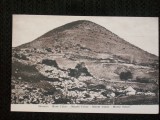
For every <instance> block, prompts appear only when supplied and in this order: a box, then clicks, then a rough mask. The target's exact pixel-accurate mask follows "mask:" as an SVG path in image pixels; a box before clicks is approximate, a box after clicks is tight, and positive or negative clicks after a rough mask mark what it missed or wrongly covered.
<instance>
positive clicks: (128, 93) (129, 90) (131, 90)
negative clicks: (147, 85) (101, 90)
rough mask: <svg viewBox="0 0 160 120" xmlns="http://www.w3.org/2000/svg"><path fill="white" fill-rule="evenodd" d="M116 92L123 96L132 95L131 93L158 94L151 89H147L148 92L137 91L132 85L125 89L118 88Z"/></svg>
mask: <svg viewBox="0 0 160 120" xmlns="http://www.w3.org/2000/svg"><path fill="white" fill-rule="evenodd" d="M116 92H117V93H118V95H119V96H121V95H127V96H131V95H146V96H156V94H155V93H154V92H151V91H147V92H139V91H136V90H135V89H134V88H133V87H132V86H129V87H127V88H126V89H124V90H117V91H116Z"/></svg>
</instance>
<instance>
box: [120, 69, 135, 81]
mask: <svg viewBox="0 0 160 120" xmlns="http://www.w3.org/2000/svg"><path fill="white" fill-rule="evenodd" d="M132 77H133V76H132V73H131V72H130V71H127V72H121V73H120V79H121V80H125V81H127V80H128V79H132Z"/></svg>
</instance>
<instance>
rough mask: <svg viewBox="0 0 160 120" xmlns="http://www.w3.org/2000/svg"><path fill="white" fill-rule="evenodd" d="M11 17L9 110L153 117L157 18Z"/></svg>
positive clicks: (155, 111) (156, 110) (156, 83)
mask: <svg viewBox="0 0 160 120" xmlns="http://www.w3.org/2000/svg"><path fill="white" fill-rule="evenodd" d="M12 18H13V23H12V24H13V29H12V77H11V111H19V112H23V111H27V112H70V113H75V112H76V113H129V114H134V113H137V114H158V113H159V55H158V54H159V51H158V49H159V46H158V43H159V36H158V34H159V33H158V18H157V17H109V16H108V17H107V16H106V17H104V16H103V17H100V16H99V17H98V16H97V17H96V16H55V15H20V14H19V15H18V14H15V15H13V16H12Z"/></svg>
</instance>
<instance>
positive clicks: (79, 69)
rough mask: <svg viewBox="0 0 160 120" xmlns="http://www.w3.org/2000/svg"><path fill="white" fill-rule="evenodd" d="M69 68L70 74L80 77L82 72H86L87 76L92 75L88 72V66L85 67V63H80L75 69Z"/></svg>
mask: <svg viewBox="0 0 160 120" xmlns="http://www.w3.org/2000/svg"><path fill="white" fill-rule="evenodd" d="M68 70H69V74H68V75H69V76H71V77H76V78H78V77H79V76H80V75H81V74H85V76H91V74H90V73H89V72H88V70H87V68H86V67H85V64H84V63H83V62H82V63H79V64H77V65H76V67H75V69H68Z"/></svg>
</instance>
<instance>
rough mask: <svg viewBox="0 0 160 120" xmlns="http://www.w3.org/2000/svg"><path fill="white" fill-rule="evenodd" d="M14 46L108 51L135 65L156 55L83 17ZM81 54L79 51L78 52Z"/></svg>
mask: <svg viewBox="0 0 160 120" xmlns="http://www.w3.org/2000/svg"><path fill="white" fill-rule="evenodd" d="M17 48H51V49H58V51H59V52H80V51H79V50H82V52H83V51H85V52H88V53H89V54H96V55H95V56H97V53H104V54H112V55H115V56H118V57H119V58H122V59H124V60H128V61H131V62H134V63H136V64H140V63H143V64H148V63H149V64H152V63H157V62H158V57H157V56H155V55H153V54H150V53H148V52H146V51H144V50H142V49H140V48H138V47H136V46H134V45H132V44H130V43H128V42H127V41H125V40H123V39H122V38H120V37H119V36H117V35H116V34H114V33H112V32H111V31H109V30H107V29H105V28H104V27H102V26H100V25H98V24H96V23H93V22H90V21H86V20H80V21H75V22H72V23H68V24H66V25H63V26H61V27H58V28H56V29H53V30H51V31H49V32H47V33H45V34H44V35H42V36H41V37H39V38H37V39H36V40H34V41H32V42H30V43H27V44H23V45H21V46H19V47H17ZM79 54H81V53H79Z"/></svg>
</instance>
